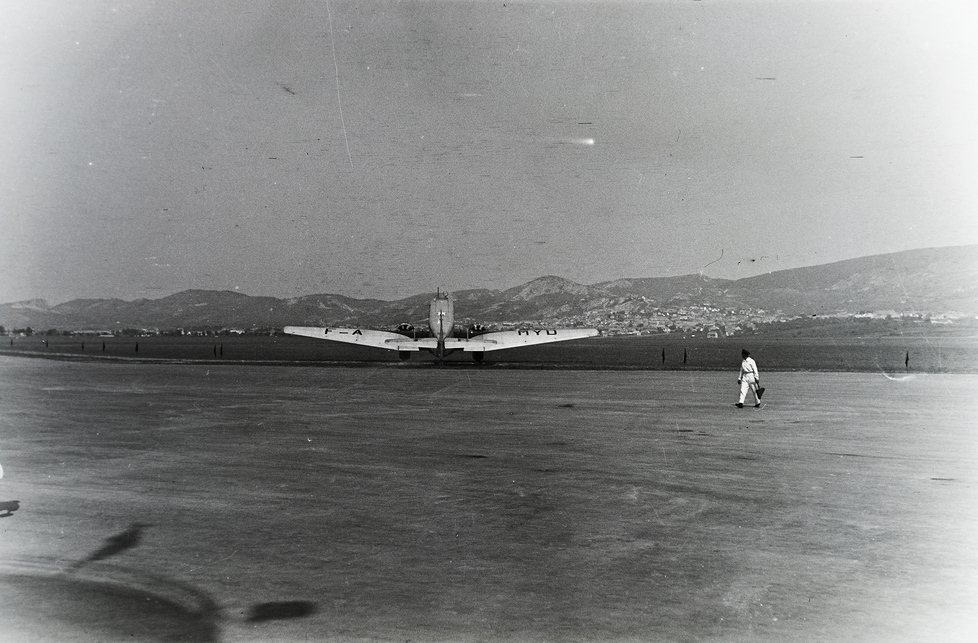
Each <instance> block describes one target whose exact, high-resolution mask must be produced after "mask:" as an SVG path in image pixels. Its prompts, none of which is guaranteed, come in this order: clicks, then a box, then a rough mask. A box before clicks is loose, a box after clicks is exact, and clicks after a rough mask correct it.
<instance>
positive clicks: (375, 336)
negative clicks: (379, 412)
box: [282, 326, 438, 351]
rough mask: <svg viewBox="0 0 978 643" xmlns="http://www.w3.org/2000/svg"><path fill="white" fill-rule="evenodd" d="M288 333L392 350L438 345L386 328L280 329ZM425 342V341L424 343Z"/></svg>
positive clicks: (292, 327) (288, 327) (409, 349)
mask: <svg viewBox="0 0 978 643" xmlns="http://www.w3.org/2000/svg"><path fill="white" fill-rule="evenodd" d="M282 330H283V331H284V332H285V333H287V334H289V335H302V336H304V337H314V338H316V339H328V340H330V341H332V342H344V343H347V344H360V345H362V346H373V347H375V348H386V349H388V350H392V351H418V350H421V349H422V348H434V347H435V346H437V345H438V343H437V342H436V341H435V340H433V339H432V340H428V339H417V340H415V339H411V338H410V337H405V336H404V335H401V334H399V333H391V332H388V331H386V330H370V329H368V328H321V327H318V326H286V327H285V328H283V329H282ZM426 342H427V343H426Z"/></svg>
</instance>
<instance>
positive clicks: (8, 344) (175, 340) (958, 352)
mask: <svg viewBox="0 0 978 643" xmlns="http://www.w3.org/2000/svg"><path fill="white" fill-rule="evenodd" d="M2 339H6V341H0V354H5V353H6V354H10V353H19V354H26V353H30V354H33V355H36V356H47V357H55V358H71V359H127V360H132V359H141V360H157V359H176V360H206V361H212V362H240V361H263V362H279V363H306V364H313V363H326V364H339V363H342V364H345V365H358V364H359V365H364V364H366V365H369V364H375V363H377V362H387V363H398V362H399V360H398V358H397V355H396V353H393V352H391V351H384V350H380V349H374V348H366V347H360V346H348V345H344V344H337V343H334V342H326V341H321V340H315V339H310V338H306V337H291V336H287V337H218V338H214V337H140V338H121V337H120V338H117V337H113V338H108V339H101V338H95V337H88V338H81V337H62V336H51V337H48V336H33V337H17V338H2ZM741 348H747V349H748V350H750V351H751V353H752V355H753V356H754V358H755V359H756V360H757V363H758V366H759V367H760V369H761V371H762V372H764V371H795V370H798V371H840V372H884V373H889V374H893V373H904V372H907V371H909V372H922V373H978V338H972V337H953V336H945V337H940V336H934V337H926V336H924V337H921V336H906V337H904V336H876V337H845V338H831V337H825V338H785V337H778V336H763V335H760V336H754V337H750V338H726V339H684V338H681V337H671V336H664V335H663V336H644V337H623V336H618V337H598V338H592V339H585V340H578V341H573V342H567V343H558V344H548V345H543V346H536V347H529V348H518V349H510V350H505V351H500V352H498V353H488V354H487V355H486V361H485V362H484V363H483V364H482V365H481V366H480V367H483V368H485V367H523V368H531V367H532V368H553V369H560V368H577V369H581V368H583V369H613V370H621V369H643V370H645V369H650V370H682V369H685V370H733V371H736V370H737V369H738V368H739V366H740V350H741ZM663 354H664V355H665V359H663ZM908 354H909V368H908V364H907V356H908ZM433 361H434V358H433V357H432V356H431V355H429V354H427V353H422V354H417V355H414V356H413V357H412V359H411V360H410V361H409V362H407V363H405V366H411V365H429V364H431V363H432V362H433ZM447 363H448V364H471V363H472V360H471V357H469V356H467V355H465V354H462V353H456V354H454V355H451V356H449V358H448V360H447Z"/></svg>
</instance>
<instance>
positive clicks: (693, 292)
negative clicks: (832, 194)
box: [0, 246, 978, 330]
mask: <svg viewBox="0 0 978 643" xmlns="http://www.w3.org/2000/svg"><path fill="white" fill-rule="evenodd" d="M453 295H454V297H455V299H456V310H457V314H458V315H459V318H460V319H459V321H461V322H463V323H467V322H470V321H478V322H482V323H494V324H504V323H511V324H518V323H520V322H529V321H543V322H548V323H556V322H559V323H565V324H586V325H601V324H611V323H617V324H620V325H628V326H629V327H631V328H645V329H648V328H651V327H659V328H668V327H670V326H681V325H682V324H681V323H680V322H684V321H685V322H688V321H690V320H692V319H694V318H699V319H700V320H701V321H702V322H703V324H704V325H721V324H724V323H726V324H727V325H738V326H739V325H743V324H748V323H753V322H752V321H751V320H753V321H757V320H762V321H763V320H764V319H768V318H770V317H771V316H772V315H776V316H779V317H782V318H792V317H798V316H812V315H816V316H844V315H855V314H858V313H867V312H880V313H896V314H913V315H935V314H936V315H963V316H974V315H978V246H955V247H947V248H929V249H923V250H910V251H906V252H900V253H892V254H885V255H876V256H872V257H863V258H859V259H851V260H847V261H839V262H835V263H830V264H824V265H820V266H812V267H806V268H796V269H792V270H781V271H777V272H771V273H768V274H765V275H759V276H756V277H749V278H745V279H738V280H726V279H713V278H710V277H705V276H702V275H683V276H678V277H654V278H636V279H618V280H614V281H608V282H602V283H598V284H593V285H582V284H578V283H575V282H572V281H569V280H567V279H563V278H561V277H556V276H547V277H541V278H539V279H535V280H533V281H530V282H528V283H525V284H523V285H521V286H517V287H515V288H510V289H507V290H485V289H480V290H463V291H458V292H455V293H453ZM430 297H431V295H430V294H421V295H415V296H412V297H408V298H405V299H401V300H398V301H382V300H377V299H354V298H351V297H344V296H342V295H333V294H320V295H307V296H303V297H296V298H292V299H277V298H274V297H252V296H248V295H243V294H240V293H236V292H228V291H209V290H187V291H184V292H179V293H176V294H173V295H170V296H168V297H163V298H161V299H137V300H135V301H123V300H120V299H76V300H72V301H69V302H65V303H62V304H58V305H55V306H49V305H48V304H47V303H46V302H44V301H43V300H37V299H34V300H29V301H22V302H15V303H8V304H0V325H3V326H4V327H6V328H7V329H14V328H25V327H31V328H33V329H35V330H45V329H59V330H81V329H90V330H96V329H108V330H120V329H124V328H160V329H167V328H186V329H191V328H280V327H282V326H286V325H290V324H293V325H374V326H391V325H396V324H397V323H400V322H410V323H414V324H419V323H423V320H424V319H425V317H426V315H427V303H428V300H429V299H430Z"/></svg>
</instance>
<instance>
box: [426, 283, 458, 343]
mask: <svg viewBox="0 0 978 643" xmlns="http://www.w3.org/2000/svg"><path fill="white" fill-rule="evenodd" d="M428 330H430V331H431V336H432V337H434V338H436V339H437V340H438V347H437V348H436V349H435V355H436V356H438V357H439V358H443V357H445V356H446V355H448V354H449V353H451V352H452V351H451V350H450V349H449V350H446V349H445V340H446V339H447V338H450V337H452V336H453V335H454V331H455V302H453V301H452V299H451V298H450V297H449V296H448V294H445V295H442V294H441V293H438V294H437V295H436V296H435V298H434V299H432V300H431V304H430V305H429V306H428Z"/></svg>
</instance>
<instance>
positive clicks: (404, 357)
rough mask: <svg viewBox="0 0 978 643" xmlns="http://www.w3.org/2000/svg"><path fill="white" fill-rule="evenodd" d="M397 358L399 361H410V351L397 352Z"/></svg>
mask: <svg viewBox="0 0 978 643" xmlns="http://www.w3.org/2000/svg"><path fill="white" fill-rule="evenodd" d="M397 356H398V357H400V358H401V361H404V360H407V359H410V357H411V351H397Z"/></svg>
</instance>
